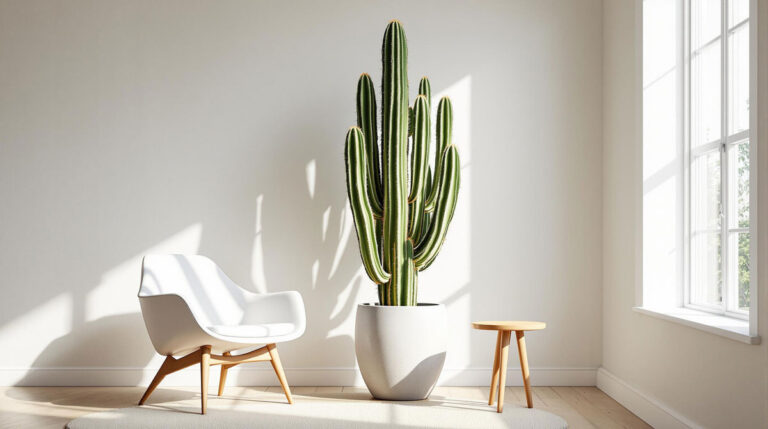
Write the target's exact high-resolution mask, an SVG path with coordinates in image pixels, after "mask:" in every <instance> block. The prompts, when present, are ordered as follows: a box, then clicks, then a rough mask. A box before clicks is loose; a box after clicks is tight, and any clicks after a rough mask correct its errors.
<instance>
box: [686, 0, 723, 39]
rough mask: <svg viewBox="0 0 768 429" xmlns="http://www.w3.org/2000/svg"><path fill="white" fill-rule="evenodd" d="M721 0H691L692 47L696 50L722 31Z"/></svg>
mask: <svg viewBox="0 0 768 429" xmlns="http://www.w3.org/2000/svg"><path fill="white" fill-rule="evenodd" d="M721 25H722V24H721V18H720V0H691V49H692V50H696V49H698V48H700V47H702V46H703V45H705V44H707V43H708V42H710V41H711V40H712V39H714V38H715V37H718V36H719V35H720V32H721Z"/></svg>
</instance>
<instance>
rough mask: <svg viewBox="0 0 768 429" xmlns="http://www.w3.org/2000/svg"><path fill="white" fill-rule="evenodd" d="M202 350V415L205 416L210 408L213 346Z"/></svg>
mask: <svg viewBox="0 0 768 429" xmlns="http://www.w3.org/2000/svg"><path fill="white" fill-rule="evenodd" d="M200 350H201V352H202V353H201V354H200V408H201V413H200V414H205V411H206V408H207V407H208V372H209V370H210V362H211V346H203V347H201V348H200Z"/></svg>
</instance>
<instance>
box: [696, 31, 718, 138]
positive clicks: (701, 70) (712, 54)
mask: <svg viewBox="0 0 768 429" xmlns="http://www.w3.org/2000/svg"><path fill="white" fill-rule="evenodd" d="M720 54H721V53H720V40H717V41H716V42H715V43H712V44H710V45H707V46H706V47H705V48H703V49H702V50H701V51H699V52H697V53H695V54H694V56H693V58H692V59H691V146H692V147H696V146H699V145H702V144H705V143H709V142H711V141H714V140H717V139H719V138H721V135H720V130H721V128H720V123H721V117H720V112H721V110H720V104H721V98H720V92H721V90H720V79H721V76H720V74H721V73H720V56H721V55H720Z"/></svg>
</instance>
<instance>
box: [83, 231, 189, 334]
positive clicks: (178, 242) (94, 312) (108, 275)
mask: <svg viewBox="0 0 768 429" xmlns="http://www.w3.org/2000/svg"><path fill="white" fill-rule="evenodd" d="M202 233H203V226H202V224H200V223H195V224H193V225H190V226H188V227H187V228H184V229H183V230H181V231H180V232H178V233H176V234H174V235H172V236H171V237H168V238H166V239H165V240H163V241H161V242H159V243H158V244H156V245H154V246H152V247H149V248H147V249H146V250H144V251H142V252H140V253H138V254H136V255H134V256H133V257H131V258H129V259H127V260H126V261H124V262H122V263H121V264H119V265H117V266H116V267H115V268H112V269H111V270H109V271H107V272H105V273H104V275H103V276H102V281H101V283H99V285H98V286H96V287H95V288H94V289H93V290H91V291H90V292H88V294H87V295H86V296H85V321H91V320H96V319H99V318H101V317H105V316H111V315H115V314H125V313H138V312H140V311H141V309H140V307H139V300H138V298H136V296H137V294H138V291H139V281H140V279H141V259H142V258H143V257H144V255H147V254H152V253H160V254H163V253H183V254H196V253H197V252H198V249H199V248H200V238H201V237H202Z"/></svg>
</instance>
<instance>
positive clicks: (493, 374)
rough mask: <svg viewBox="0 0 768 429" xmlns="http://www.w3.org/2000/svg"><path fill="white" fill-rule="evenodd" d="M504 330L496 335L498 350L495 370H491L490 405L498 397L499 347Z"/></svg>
mask: <svg viewBox="0 0 768 429" xmlns="http://www.w3.org/2000/svg"><path fill="white" fill-rule="evenodd" d="M502 332H504V331H499V333H498V335H496V351H495V352H494V353H493V371H492V372H491V393H490V394H489V395H488V405H493V400H494V399H495V397H496V388H497V387H498V383H499V349H500V348H501V337H502Z"/></svg>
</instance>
